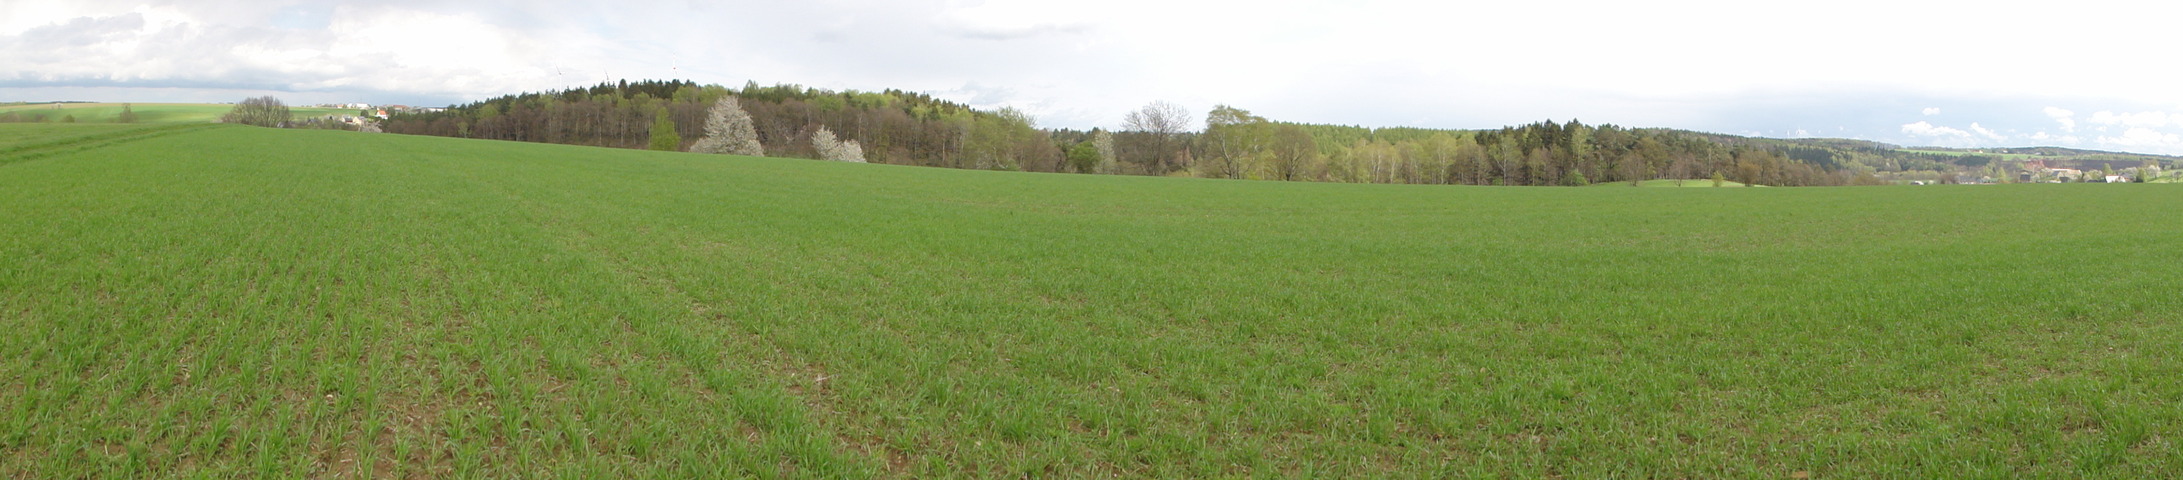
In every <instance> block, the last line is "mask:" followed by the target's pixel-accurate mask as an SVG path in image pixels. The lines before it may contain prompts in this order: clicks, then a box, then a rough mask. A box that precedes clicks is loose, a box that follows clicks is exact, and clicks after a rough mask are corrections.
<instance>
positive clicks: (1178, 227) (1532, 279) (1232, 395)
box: [0, 109, 2183, 478]
mask: <svg viewBox="0 0 2183 480" xmlns="http://www.w3.org/2000/svg"><path fill="white" fill-rule="evenodd" d="M140 111H142V110H141V109H140ZM24 127H25V126H21V125H0V142H12V145H13V147H7V146H0V477H8V478H171V477H182V478H197V477H214V478H220V477H234V476H246V477H276V478H281V477H285V478H295V477H312V478H327V477H337V478H351V477H366V478H380V477H393V478H413V477H421V478H445V477H452V478H541V477H560V478H632V477H635V478H658V477H665V478H714V477H760V478H781V477H789V478H808V477H848V478H867V477H892V478H931V477H1092V476H1102V477H1104V476H1124V477H1155V478H1177V477H1241V476H1254V477H1256V476H1268V477H1311V478H1353V477H1367V478H1370V477H1411V478H1415V477H1431V478H1449V477H1455V478H1470V477H1524V478H1542V477H1555V478H1655V477H1671V478H1672V477H1681V478H1806V477H1808V478H1953V477H1976V478H2023V477H2035V478H2036V477H2071V478H2082V477H2104V478H2154V477H2163V476H2171V475H2173V474H2174V473H2175V472H2177V471H2179V470H2183V408H2178V402H2179V401H2183V349H2178V348H2177V346H2178V345H2183V269H2178V268H2175V266H2176V265H2183V244H2179V242H2178V239H2183V209H2179V208H2178V207H2183V187H2178V186H2174V185H2074V184H2067V185H1997V186H1976V187H1969V186H1966V187H1956V186H1936V187H1927V188H1892V187H1862V188H1622V189H1617V188H1552V187H1457V186H1423V185H1418V186H1406V185H1353V184H1326V183H1302V182H1294V183H1291V182H1255V181H1223V180H1197V179H1173V178H1148V177H1122V176H1089V175H1059V174H1026V173H1011V172H984V171H966V170H950V169H936V168H916V167H900V166H888V165H867V164H846V163H829V162H819V161H811V160H797V159H774V158H748V157H728V156H709V155H695V154H683V153H661V152H643V151H634V150H615V149H599V148H587V147H574V146H562V145H546V144H524V143H504V142H489V141H475V140H463V139H451V138H437V137H410V136H400V135H376V134H359V133H352V132H339V131H301V130H271V129H259V128H250V127H241V126H227V125H213V126H189V127H173V128H169V129H166V130H128V129H119V130H117V129H105V130H97V129H100V128H105V127H99V126H79V127H77V128H90V129H93V130H71V129H68V128H44V127H50V126H37V127H41V128H44V129H41V130H22V129H23V128H24ZM146 128H158V127H146ZM11 148H12V149H11ZM1692 183H1708V182H1706V181H1694V182H1692Z"/></svg>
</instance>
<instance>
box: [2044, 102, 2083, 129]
mask: <svg viewBox="0 0 2183 480" xmlns="http://www.w3.org/2000/svg"><path fill="white" fill-rule="evenodd" d="M2046 114H2047V118H2051V119H2054V123H2059V124H2062V131H2064V132H2074V131H2077V119H2076V116H2077V112H2072V111H2068V110H2063V109H2061V108H2058V107H2047V108H2046Z"/></svg>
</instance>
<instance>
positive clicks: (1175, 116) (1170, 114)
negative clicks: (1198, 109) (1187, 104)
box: [1122, 102, 1190, 175]
mask: <svg viewBox="0 0 2183 480" xmlns="http://www.w3.org/2000/svg"><path fill="white" fill-rule="evenodd" d="M1122 126H1123V129H1124V130H1126V131H1128V132H1131V133H1134V134H1136V135H1135V137H1137V140H1138V142H1139V143H1140V144H1139V145H1138V147H1139V148H1137V149H1136V150H1138V153H1137V155H1138V159H1137V161H1138V162H1140V163H1142V164H1143V165H1144V166H1145V168H1146V170H1147V172H1146V173H1150V174H1153V175H1166V174H1167V173H1168V172H1173V171H1175V170H1178V169H1181V168H1183V167H1186V166H1187V165H1183V163H1184V161H1185V160H1184V152H1183V150H1184V149H1185V148H1187V147H1188V145H1187V144H1185V143H1184V135H1186V134H1188V133H1189V132H1190V111H1189V110H1184V109H1183V108H1182V106H1180V105H1176V104H1172V103H1167V102H1152V103H1150V104H1147V105H1145V106H1144V108H1139V109H1137V110H1136V111H1133V112H1129V114H1128V115H1125V116H1123V117H1122Z"/></svg>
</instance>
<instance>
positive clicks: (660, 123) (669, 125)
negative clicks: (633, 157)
mask: <svg viewBox="0 0 2183 480" xmlns="http://www.w3.org/2000/svg"><path fill="white" fill-rule="evenodd" d="M650 138H651V144H650V149H651V150H660V151H667V152H672V151H676V150H680V149H681V147H682V134H679V133H675V120H674V119H672V118H668V117H667V109H665V108H662V109H659V114H658V115H654V116H653V117H652V136H651V137H650Z"/></svg>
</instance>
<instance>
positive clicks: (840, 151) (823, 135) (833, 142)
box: [811, 127, 864, 163]
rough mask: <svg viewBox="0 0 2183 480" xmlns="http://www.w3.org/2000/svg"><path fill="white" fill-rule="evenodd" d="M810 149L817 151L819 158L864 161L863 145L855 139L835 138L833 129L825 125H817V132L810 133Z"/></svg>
mask: <svg viewBox="0 0 2183 480" xmlns="http://www.w3.org/2000/svg"><path fill="white" fill-rule="evenodd" d="M811 149H812V150H816V151H818V153H819V159H821V160H833V161H836V162H852V163H864V146H862V145H858V144H857V141H856V140H842V139H838V138H835V137H834V131H833V130H827V129H826V127H819V131H818V132H816V133H812V134H811Z"/></svg>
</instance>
